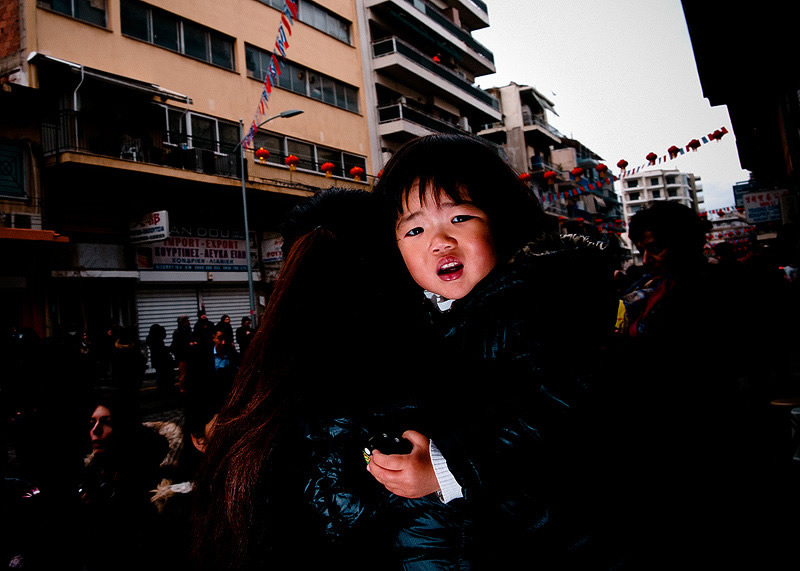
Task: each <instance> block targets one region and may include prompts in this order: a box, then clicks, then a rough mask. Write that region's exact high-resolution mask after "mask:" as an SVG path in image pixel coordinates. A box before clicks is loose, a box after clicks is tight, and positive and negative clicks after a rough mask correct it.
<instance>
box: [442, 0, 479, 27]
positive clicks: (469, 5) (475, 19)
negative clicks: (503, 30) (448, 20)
mask: <svg viewBox="0 0 800 571" xmlns="http://www.w3.org/2000/svg"><path fill="white" fill-rule="evenodd" d="M445 4H447V5H448V6H452V7H454V8H456V9H458V13H459V17H460V18H461V22H462V23H463V24H464V25H465V26H466V27H467V28H468V29H470V30H478V29H480V28H487V27H488V26H489V9H488V8H487V7H486V3H485V2H483V0H445Z"/></svg>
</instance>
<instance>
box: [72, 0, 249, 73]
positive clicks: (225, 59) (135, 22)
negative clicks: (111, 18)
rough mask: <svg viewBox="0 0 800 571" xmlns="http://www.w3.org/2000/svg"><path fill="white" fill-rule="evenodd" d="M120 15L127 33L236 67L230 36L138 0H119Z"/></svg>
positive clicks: (175, 49) (197, 57)
mask: <svg viewBox="0 0 800 571" xmlns="http://www.w3.org/2000/svg"><path fill="white" fill-rule="evenodd" d="M75 1H77V0H75ZM120 17H121V20H122V33H123V34H124V35H126V36H129V37H132V38H136V39H139V40H142V41H145V42H149V43H151V44H153V45H156V46H159V47H162V48H166V49H168V50H172V51H175V52H178V53H181V54H183V55H187V56H189V57H193V58H196V59H199V60H202V61H205V62H208V63H211V64H214V65H217V66H220V67H224V68H225V69H235V63H234V58H233V38H231V37H229V36H226V35H224V34H221V33H220V32H217V31H215V30H212V29H210V28H206V27H205V26H201V25H200V24H197V23H195V22H192V21H190V20H184V19H183V18H181V17H179V16H176V15H175V14H172V13H170V12H167V11H165V10H161V9H160V8H156V7H154V6H150V5H148V4H145V3H143V2H139V1H138V0H122V3H121V5H120Z"/></svg>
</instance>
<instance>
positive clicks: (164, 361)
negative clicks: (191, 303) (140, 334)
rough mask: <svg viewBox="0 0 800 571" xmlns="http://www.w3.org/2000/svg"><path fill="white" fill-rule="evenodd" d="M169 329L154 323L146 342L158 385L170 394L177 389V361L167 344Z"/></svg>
mask: <svg viewBox="0 0 800 571" xmlns="http://www.w3.org/2000/svg"><path fill="white" fill-rule="evenodd" d="M166 339H167V330H166V329H165V328H164V326H162V325H159V324H158V323H154V324H153V325H151V326H150V331H149V333H148V334H147V338H146V339H145V342H146V343H147V347H148V349H149V350H150V364H151V365H152V366H153V368H154V369H155V370H156V386H157V387H158V390H159V391H160V392H161V393H162V394H164V395H168V394H170V393H171V392H172V391H174V390H175V361H174V360H173V358H172V353H170V351H169V349H168V348H167V345H166Z"/></svg>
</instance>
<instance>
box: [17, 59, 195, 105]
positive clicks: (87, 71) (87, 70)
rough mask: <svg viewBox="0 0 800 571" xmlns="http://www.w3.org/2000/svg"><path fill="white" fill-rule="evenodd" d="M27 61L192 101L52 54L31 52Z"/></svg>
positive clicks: (163, 95) (184, 96)
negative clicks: (43, 63)
mask: <svg viewBox="0 0 800 571" xmlns="http://www.w3.org/2000/svg"><path fill="white" fill-rule="evenodd" d="M28 61H29V62H31V63H41V62H47V63H52V64H56V65H61V66H65V67H68V68H70V69H72V70H73V71H74V72H75V73H79V74H80V73H82V74H83V75H84V76H85V77H91V78H94V79H98V80H100V81H104V82H106V83H111V84H114V85H119V86H122V87H127V88H128V89H133V90H136V91H141V92H143V93H147V94H149V95H154V96H156V97H161V98H162V99H164V100H167V99H171V100H173V101H181V102H183V103H186V104H191V103H192V98H191V97H189V96H188V95H183V94H182V93H178V92H176V91H172V90H170V89H166V88H164V87H161V86H160V85H156V84H155V83H147V82H146V81H139V80H138V79H133V78H131V77H125V76H122V75H116V74H113V73H109V72H107V71H102V70H99V69H93V68H91V67H86V66H84V65H81V64H79V63H75V62H71V61H67V60H63V59H59V58H56V57H53V56H47V55H44V54H40V53H38V52H31V54H30V55H29V56H28Z"/></svg>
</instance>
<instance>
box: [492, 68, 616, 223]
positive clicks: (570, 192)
mask: <svg viewBox="0 0 800 571" xmlns="http://www.w3.org/2000/svg"><path fill="white" fill-rule="evenodd" d="M487 91H488V92H489V93H491V94H493V95H494V96H495V97H497V99H498V100H499V101H500V110H501V112H502V119H501V120H500V121H497V122H495V123H491V124H488V125H484V126H483V128H482V129H481V130H480V132H479V133H478V135H479V136H481V137H482V138H484V139H487V140H489V141H491V142H492V143H494V144H496V145H497V146H498V148H500V149H502V152H503V153H504V154H505V155H506V157H507V158H508V161H509V163H510V164H511V165H512V166H513V167H514V168H515V169H516V170H517V171H518V172H519V173H520V174H521V175H522V176H525V177H526V178H527V180H528V181H529V183H528V184H530V185H531V187H532V188H533V189H534V191H535V192H536V195H537V196H538V197H539V199H540V200H541V201H542V205H543V206H544V208H545V211H546V212H547V213H548V214H550V215H551V216H553V217H554V218H557V220H558V221H559V224H560V226H561V230H562V231H563V232H578V233H582V234H588V235H593V236H598V235H600V234H602V233H603V232H607V231H609V230H610V231H616V230H617V229H618V228H620V226H619V225H618V224H617V222H616V221H617V220H620V219H621V216H622V211H621V208H620V203H619V199H618V198H617V195H616V192H615V190H614V185H613V181H612V179H611V178H610V176H606V175H608V174H610V173H607V172H603V171H598V170H597V169H598V166H599V165H602V160H603V159H602V158H601V157H600V156H598V155H597V154H595V153H594V152H592V151H591V150H590V149H588V148H587V147H585V146H584V145H583V144H581V143H580V142H579V141H577V140H574V139H571V138H569V137H566V136H564V135H563V134H561V133H560V132H559V131H558V130H557V129H556V128H554V127H553V126H552V125H551V124H550V122H549V117H548V114H549V113H556V111H555V109H554V105H553V102H551V101H550V100H549V99H547V98H546V97H545V96H544V95H542V94H541V93H540V92H539V91H538V90H536V89H535V88H533V87H531V86H529V85H518V84H516V83H513V82H512V83H510V84H509V85H506V86H503V87H493V88H490V89H488V90H487ZM575 169H580V171H581V175H580V176H576V174H575V173H577V172H578V171H576V170H575Z"/></svg>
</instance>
